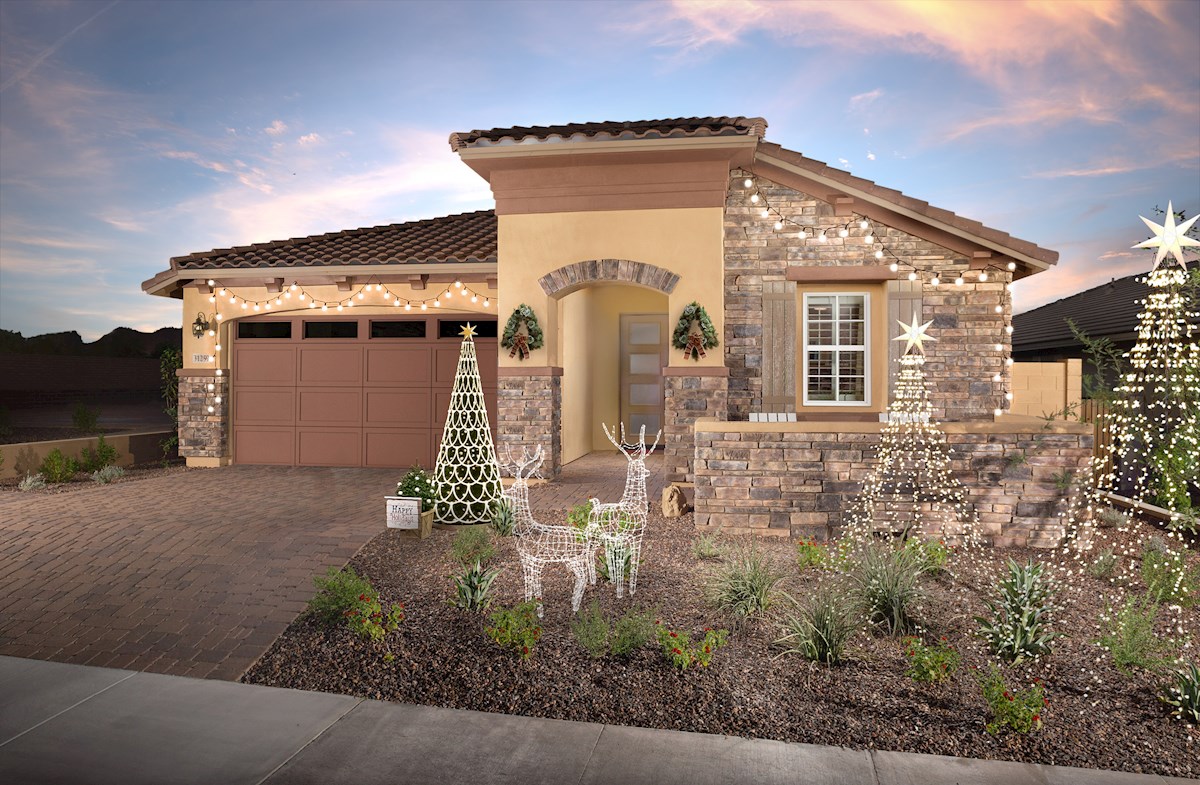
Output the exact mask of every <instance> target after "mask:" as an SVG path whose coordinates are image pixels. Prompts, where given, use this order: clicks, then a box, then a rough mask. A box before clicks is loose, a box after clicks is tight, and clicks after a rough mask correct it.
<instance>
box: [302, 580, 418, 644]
mask: <svg viewBox="0 0 1200 785" xmlns="http://www.w3.org/2000/svg"><path fill="white" fill-rule="evenodd" d="M313 585H315V586H316V587H317V594H316V595H315V596H314V597H313V598H312V599H311V600H309V601H308V613H309V614H310V615H312V616H314V617H315V618H316V619H317V620H318V621H320V622H321V623H322V624H325V625H326V626H333V625H336V624H345V625H346V626H347V627H349V628H350V630H351V631H352V632H354V633H355V634H356V635H359V636H361V637H363V638H367V639H368V640H372V641H379V640H382V639H383V638H384V636H385V635H387V634H388V633H389V632H395V631H396V630H397V629H399V627H400V622H402V621H404V606H403V605H402V604H400V603H395V604H393V605H392V607H391V610H389V611H386V612H385V611H384V609H383V604H382V603H380V601H379V593H378V592H377V591H375V588H374V587H373V586H371V582H370V581H368V580H367V579H366V578H362V577H359V575H358V574H357V573H356V572H354V570H353V569H351V568H350V567H347V568H345V569H343V570H338V569H335V568H333V567H330V568H329V571H328V572H327V573H326V574H325V575H324V576H320V575H317V576H314V577H313Z"/></svg>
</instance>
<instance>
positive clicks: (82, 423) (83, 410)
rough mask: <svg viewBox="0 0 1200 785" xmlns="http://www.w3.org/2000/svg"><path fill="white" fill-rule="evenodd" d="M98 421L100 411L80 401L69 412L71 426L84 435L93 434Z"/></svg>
mask: <svg viewBox="0 0 1200 785" xmlns="http://www.w3.org/2000/svg"><path fill="white" fill-rule="evenodd" d="M99 421H100V410H99V409H97V408H95V407H94V406H88V405H87V404H85V403H83V402H82V401H81V402H79V403H77V404H75V408H74V409H72V410H71V424H72V425H74V426H75V427H76V428H77V429H79V430H81V431H83V432H84V433H95V432H96V427H97V423H98V422H99Z"/></svg>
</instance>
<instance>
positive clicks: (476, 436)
mask: <svg viewBox="0 0 1200 785" xmlns="http://www.w3.org/2000/svg"><path fill="white" fill-rule="evenodd" d="M461 334H462V336H463V342H462V347H461V348H460V350H459V354H458V369H457V370H456V372H455V374H454V390H453V392H451V394H450V408H449V410H448V411H447V413H446V425H445V427H444V428H443V429H442V444H441V446H440V447H439V448H438V457H437V465H436V467H435V468H434V487H435V488H436V489H437V503H436V505H435V507H434V509H435V510H436V513H435V516H434V517H435V518H436V519H437V521H438V522H439V523H449V524H464V525H469V524H480V523H488V522H489V521H491V517H492V505H493V503H495V501H496V500H497V499H499V498H500V492H501V487H500V466H499V464H498V463H497V462H496V448H495V446H494V445H493V444H492V430H491V426H490V425H489V423H488V416H487V406H486V404H485V402H484V398H483V387H482V385H481V383H480V380H479V361H478V359H477V358H476V356H475V341H474V335H475V328H474V327H473V326H472V325H471V324H469V323H468V324H467V325H466V326H465V327H464V328H463V331H462V333H461Z"/></svg>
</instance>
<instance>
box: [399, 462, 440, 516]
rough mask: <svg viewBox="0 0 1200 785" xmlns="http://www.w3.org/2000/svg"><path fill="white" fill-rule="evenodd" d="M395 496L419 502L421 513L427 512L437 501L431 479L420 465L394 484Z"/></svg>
mask: <svg viewBox="0 0 1200 785" xmlns="http://www.w3.org/2000/svg"><path fill="white" fill-rule="evenodd" d="M396 495H397V496H406V497H408V498H410V499H420V500H421V512H429V511H430V510H432V509H433V505H434V503H435V502H436V501H437V490H436V489H435V488H434V486H433V477H432V476H431V475H430V474H429V472H427V471H425V470H424V469H422V468H421V467H420V465H417V466H414V467H412V468H411V469H409V470H408V473H407V474H405V475H404V476H403V477H401V478H400V482H398V483H396Z"/></svg>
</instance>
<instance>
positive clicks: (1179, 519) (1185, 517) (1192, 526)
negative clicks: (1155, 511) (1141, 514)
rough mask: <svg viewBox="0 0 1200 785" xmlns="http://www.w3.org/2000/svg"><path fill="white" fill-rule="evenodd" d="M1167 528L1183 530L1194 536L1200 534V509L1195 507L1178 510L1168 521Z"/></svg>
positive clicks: (1175, 530)
mask: <svg viewBox="0 0 1200 785" xmlns="http://www.w3.org/2000/svg"><path fill="white" fill-rule="evenodd" d="M1167 528H1168V529H1170V530H1171V531H1173V532H1183V533H1184V534H1190V535H1192V536H1193V537H1194V536H1196V535H1200V510H1196V509H1195V508H1192V509H1188V510H1184V511H1182V512H1177V513H1175V514H1174V515H1172V516H1171V520H1170V521H1168V522H1167Z"/></svg>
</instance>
